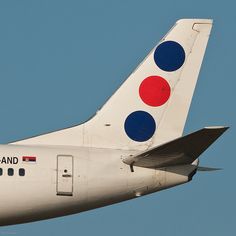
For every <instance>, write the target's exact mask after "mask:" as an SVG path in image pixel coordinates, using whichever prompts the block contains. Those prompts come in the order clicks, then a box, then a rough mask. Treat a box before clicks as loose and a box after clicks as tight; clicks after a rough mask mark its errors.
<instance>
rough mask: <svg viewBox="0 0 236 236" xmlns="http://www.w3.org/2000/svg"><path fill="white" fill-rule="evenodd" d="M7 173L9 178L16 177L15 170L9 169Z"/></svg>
mask: <svg viewBox="0 0 236 236" xmlns="http://www.w3.org/2000/svg"><path fill="white" fill-rule="evenodd" d="M7 173H8V175H9V176H13V175H14V169H12V168H9V169H8V170H7Z"/></svg>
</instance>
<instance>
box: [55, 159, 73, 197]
mask: <svg viewBox="0 0 236 236" xmlns="http://www.w3.org/2000/svg"><path fill="white" fill-rule="evenodd" d="M73 167H74V158H73V156H71V155H58V156H57V195H60V196H72V195H73V169H74V168H73Z"/></svg>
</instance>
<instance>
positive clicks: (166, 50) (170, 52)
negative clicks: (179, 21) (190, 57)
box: [154, 41, 185, 72]
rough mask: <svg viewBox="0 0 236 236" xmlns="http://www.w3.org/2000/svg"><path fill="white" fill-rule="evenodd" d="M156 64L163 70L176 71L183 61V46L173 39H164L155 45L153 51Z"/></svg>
mask: <svg viewBox="0 0 236 236" xmlns="http://www.w3.org/2000/svg"><path fill="white" fill-rule="evenodd" d="M154 60H155V63H156V65H157V66H158V67H159V68H160V69H162V70H164V71H168V72H171V71H176V70H178V69H179V68H180V67H181V66H182V65H183V64H184V61H185V52H184V49H183V47H182V46H181V45H180V44H179V43H177V42H174V41H165V42H163V43H161V44H160V45H158V46H157V48H156V50H155V52H154Z"/></svg>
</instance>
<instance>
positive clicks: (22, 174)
mask: <svg viewBox="0 0 236 236" xmlns="http://www.w3.org/2000/svg"><path fill="white" fill-rule="evenodd" d="M19 176H25V169H23V168H20V169H19Z"/></svg>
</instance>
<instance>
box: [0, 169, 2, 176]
mask: <svg viewBox="0 0 236 236" xmlns="http://www.w3.org/2000/svg"><path fill="white" fill-rule="evenodd" d="M1 175H2V168H0V176H1Z"/></svg>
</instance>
